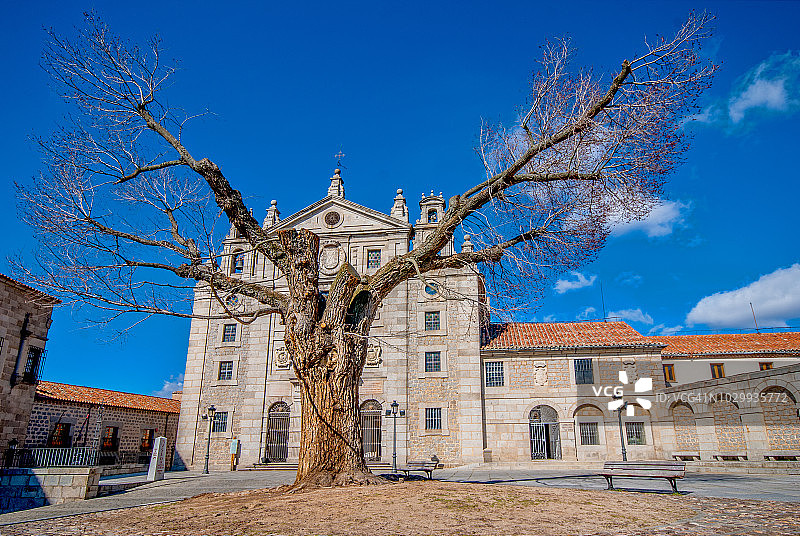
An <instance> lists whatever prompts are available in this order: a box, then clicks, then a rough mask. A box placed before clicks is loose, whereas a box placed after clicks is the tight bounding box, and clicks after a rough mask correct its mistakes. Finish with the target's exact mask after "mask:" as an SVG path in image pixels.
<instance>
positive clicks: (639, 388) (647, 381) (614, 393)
mask: <svg viewBox="0 0 800 536" xmlns="http://www.w3.org/2000/svg"><path fill="white" fill-rule="evenodd" d="M619 383H620V384H622V385H614V386H611V385H606V386H597V387H595V386H594V385H593V386H592V392H594V396H600V395H601V394H602V395H603V396H608V397H611V398H613V400H611V401H609V403H608V409H609V410H610V411H616V410H618V409H620V408H621V407H623V406H626V407H627V413H626V414H627V415H628V417H633V411H634V408H633V405H632V404H629V403H628V402H627V401H626V400H625V399H623V396H624V394H625V386H626V385H629V383H630V382H629V381H628V373H627V372H625V371H624V370H621V371H619ZM652 390H653V378H639V379H638V380H636V383H634V384H633V392H634V393H649V392H651V391H652ZM635 401H636V403H637V404H639V405H640V406H642V408H644V409H650V407H651V406H652V405H653V403H652V402H650V400H648V399H646V398H642V397H638V396H637V397H636V399H635Z"/></svg>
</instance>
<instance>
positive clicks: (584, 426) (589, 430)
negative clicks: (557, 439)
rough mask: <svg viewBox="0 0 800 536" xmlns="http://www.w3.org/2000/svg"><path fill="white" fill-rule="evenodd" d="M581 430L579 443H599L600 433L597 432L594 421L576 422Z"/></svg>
mask: <svg viewBox="0 0 800 536" xmlns="http://www.w3.org/2000/svg"><path fill="white" fill-rule="evenodd" d="M578 426H579V428H580V432H581V445H599V444H600V434H598V432H597V423H596V422H582V423H578Z"/></svg>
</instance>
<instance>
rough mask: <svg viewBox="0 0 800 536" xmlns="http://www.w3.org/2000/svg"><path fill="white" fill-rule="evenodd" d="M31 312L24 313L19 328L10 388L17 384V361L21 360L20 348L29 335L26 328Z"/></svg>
mask: <svg viewBox="0 0 800 536" xmlns="http://www.w3.org/2000/svg"><path fill="white" fill-rule="evenodd" d="M30 318H31V314H30V313H25V320H23V321H22V328H21V329H20V330H19V348H17V360H16V361H15V362H14V372H13V374H11V388H12V389H13V388H14V386H15V385H16V384H17V378H18V376H19V363H20V361H21V360H22V349H23V348H24V347H25V340H27V338H28V337H29V336H30V335H31V331H30V330H28V322H29V321H30Z"/></svg>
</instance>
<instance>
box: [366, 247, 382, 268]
mask: <svg viewBox="0 0 800 536" xmlns="http://www.w3.org/2000/svg"><path fill="white" fill-rule="evenodd" d="M380 266H381V250H379V249H368V250H367V268H380Z"/></svg>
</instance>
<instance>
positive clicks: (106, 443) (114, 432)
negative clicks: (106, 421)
mask: <svg viewBox="0 0 800 536" xmlns="http://www.w3.org/2000/svg"><path fill="white" fill-rule="evenodd" d="M117 449H119V428H117V427H116V426H106V429H105V431H104V432H103V442H102V443H101V444H100V450H112V451H113V450H117Z"/></svg>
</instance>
